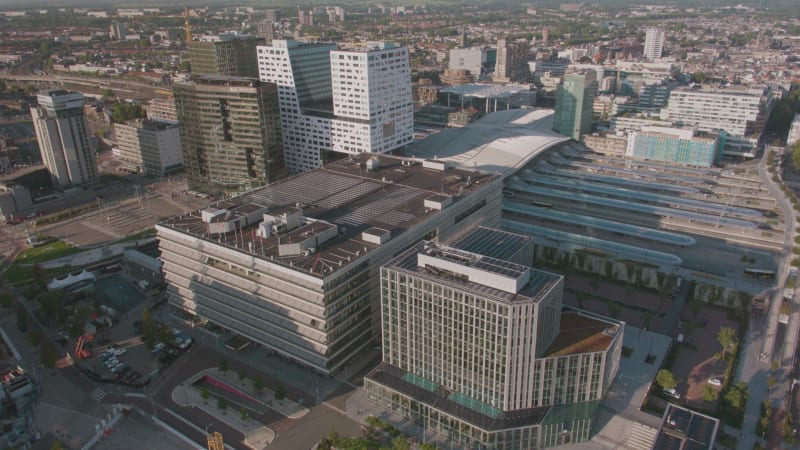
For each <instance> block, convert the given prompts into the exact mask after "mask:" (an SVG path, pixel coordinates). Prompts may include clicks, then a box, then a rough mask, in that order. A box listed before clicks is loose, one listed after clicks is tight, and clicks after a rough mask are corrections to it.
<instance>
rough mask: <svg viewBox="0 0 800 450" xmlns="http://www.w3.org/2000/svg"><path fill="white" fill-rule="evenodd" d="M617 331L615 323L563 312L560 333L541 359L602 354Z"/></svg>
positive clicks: (572, 312) (574, 312)
mask: <svg viewBox="0 0 800 450" xmlns="http://www.w3.org/2000/svg"><path fill="white" fill-rule="evenodd" d="M618 330H619V324H617V323H612V322H608V321H604V320H599V319H597V318H594V317H590V316H588V315H586V314H582V313H580V312H576V311H564V312H562V313H561V331H560V332H559V333H558V336H556V339H555V340H554V341H553V343H552V344H550V347H549V348H548V349H547V350H545V352H544V354H543V355H542V357H543V358H550V357H553V356H565V355H576V354H578V353H592V352H602V351H604V350H606V349H608V347H609V346H610V345H611V342H612V341H613V340H614V336H615V335H616V332H617V331H618Z"/></svg>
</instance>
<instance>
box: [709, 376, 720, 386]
mask: <svg viewBox="0 0 800 450" xmlns="http://www.w3.org/2000/svg"><path fill="white" fill-rule="evenodd" d="M708 384H710V385H712V386H717V387H722V380H720V379H719V378H709V379H708Z"/></svg>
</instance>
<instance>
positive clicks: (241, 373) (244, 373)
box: [239, 369, 247, 381]
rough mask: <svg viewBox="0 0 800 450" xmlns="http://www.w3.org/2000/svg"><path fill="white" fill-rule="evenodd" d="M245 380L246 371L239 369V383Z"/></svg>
mask: <svg viewBox="0 0 800 450" xmlns="http://www.w3.org/2000/svg"><path fill="white" fill-rule="evenodd" d="M245 378H247V371H246V370H244V369H239V381H244V379H245Z"/></svg>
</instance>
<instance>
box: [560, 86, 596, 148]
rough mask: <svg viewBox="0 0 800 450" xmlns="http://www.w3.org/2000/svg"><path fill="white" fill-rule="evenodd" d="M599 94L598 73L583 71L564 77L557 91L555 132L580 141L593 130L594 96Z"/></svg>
mask: <svg viewBox="0 0 800 450" xmlns="http://www.w3.org/2000/svg"><path fill="white" fill-rule="evenodd" d="M595 92H597V73H596V72H595V71H594V70H582V71H579V72H573V73H568V74H566V75H564V82H563V83H561V84H560V85H559V86H558V89H557V90H556V113H555V116H554V118H553V131H556V132H558V133H561V134H564V135H567V136H570V137H572V139H575V140H576V141H579V140H580V139H581V135H584V134H586V133H588V132H590V131H591V130H592V113H593V104H594V95H595Z"/></svg>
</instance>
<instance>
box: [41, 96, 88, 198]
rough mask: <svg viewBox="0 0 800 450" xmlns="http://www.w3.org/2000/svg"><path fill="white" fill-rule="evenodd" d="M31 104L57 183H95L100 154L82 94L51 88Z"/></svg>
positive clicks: (47, 163) (46, 162) (44, 156)
mask: <svg viewBox="0 0 800 450" xmlns="http://www.w3.org/2000/svg"><path fill="white" fill-rule="evenodd" d="M37 100H38V102H39V105H38V106H34V107H33V108H31V117H32V118H33V127H34V129H35V130H36V138H37V139H38V141H39V149H40V151H41V154H42V161H44V165H45V167H47V170H48V171H49V172H50V177H51V178H52V180H53V184H54V185H56V186H58V187H67V186H70V185H84V184H92V183H94V182H95V181H96V180H97V157H96V155H95V152H94V149H93V148H92V145H91V142H90V141H89V129H88V127H87V124H86V114H84V112H83V94H81V93H80V92H69V91H50V92H48V93H46V94H39V95H38V96H37Z"/></svg>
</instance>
